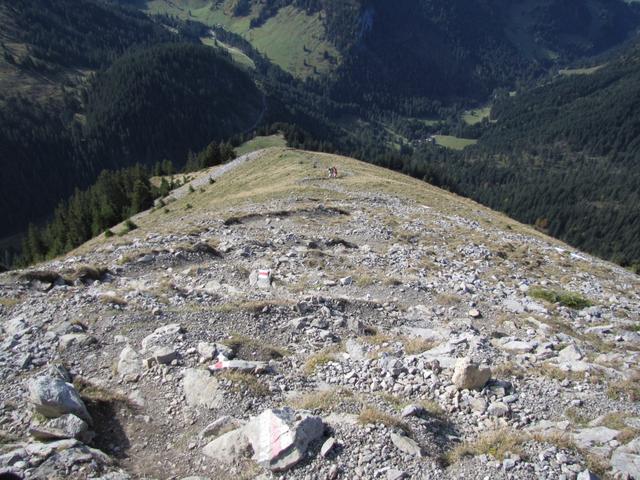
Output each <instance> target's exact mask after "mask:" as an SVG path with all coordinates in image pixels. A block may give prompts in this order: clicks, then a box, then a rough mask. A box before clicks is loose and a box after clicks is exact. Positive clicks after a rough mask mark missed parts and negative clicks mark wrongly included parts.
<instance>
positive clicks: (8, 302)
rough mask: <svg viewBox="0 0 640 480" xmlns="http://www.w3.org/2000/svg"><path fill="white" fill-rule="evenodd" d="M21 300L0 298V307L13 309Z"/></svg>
mask: <svg viewBox="0 0 640 480" xmlns="http://www.w3.org/2000/svg"><path fill="white" fill-rule="evenodd" d="M21 302H22V300H20V299H19V298H0V305H2V306H3V307H7V308H12V307H15V306H16V305H18V304H20V303H21Z"/></svg>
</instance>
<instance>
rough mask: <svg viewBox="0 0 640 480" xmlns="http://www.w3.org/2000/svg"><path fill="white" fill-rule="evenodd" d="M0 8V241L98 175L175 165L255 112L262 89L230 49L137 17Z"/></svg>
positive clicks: (108, 8)
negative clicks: (0, 30) (0, 62)
mask: <svg viewBox="0 0 640 480" xmlns="http://www.w3.org/2000/svg"><path fill="white" fill-rule="evenodd" d="M0 11H1V12H2V15H3V16H2V19H3V23H4V24H6V25H10V26H11V29H8V30H5V31H4V35H5V38H7V39H9V37H10V40H11V42H9V40H7V42H5V43H4V45H5V56H4V62H5V63H4V65H5V67H6V68H5V69H4V70H2V69H0V72H4V73H5V75H4V76H1V77H2V78H0V83H3V87H5V88H3V90H2V91H1V92H0V105H1V106H2V108H0V151H1V152H2V172H3V175H2V176H1V177H0V205H2V212H1V213H2V217H3V219H4V221H3V222H2V225H1V226H0V235H1V236H5V235H8V234H11V233H14V232H16V231H20V230H21V229H24V228H26V226H27V222H29V221H38V220H40V219H41V218H42V217H44V216H47V215H50V214H51V213H52V210H53V206H54V205H56V204H57V203H58V202H59V201H60V200H62V199H64V198H66V197H67V196H69V195H70V194H71V193H73V191H74V189H75V188H77V187H85V186H87V185H89V184H90V183H91V182H93V180H94V179H95V178H96V177H97V175H98V174H99V173H100V172H101V171H102V170H103V169H105V168H120V167H127V166H130V165H133V164H135V163H142V164H146V165H152V164H154V163H156V162H160V161H162V160H165V159H168V160H170V161H172V162H174V163H176V164H177V165H181V164H184V162H185V161H186V159H187V154H188V152H189V151H191V150H193V151H197V150H199V149H202V148H204V147H205V146H206V145H207V144H208V143H209V142H211V141H212V140H215V139H218V140H222V139H226V138H227V137H229V136H231V135H233V134H235V133H238V132H242V131H244V130H246V129H251V128H253V126H254V124H255V123H256V121H257V120H259V118H260V117H261V115H262V110H263V104H262V103H263V100H262V94H261V93H260V91H259V90H258V88H257V86H256V85H255V82H254V81H253V79H251V77H250V76H249V75H248V74H247V73H246V72H245V71H243V70H241V69H239V68H237V67H236V65H235V64H234V63H233V62H232V60H231V58H230V57H229V55H228V54H226V53H225V52H224V51H222V50H219V49H213V48H209V47H206V46H203V45H198V44H196V43H191V42H192V40H191V39H189V38H188V37H187V36H185V35H182V34H180V33H171V32H170V31H169V30H168V29H167V28H165V27H163V26H161V25H160V24H158V23H156V22H154V21H152V20H151V19H149V18H148V17H147V16H146V15H144V14H142V13H140V12H138V11H137V10H131V9H126V8H121V7H117V6H114V5H112V4H105V3H103V2H99V1H93V0H79V1H69V0H62V1H60V2H48V1H46V0H34V1H33V2H21V1H19V2H15V3H11V4H9V3H5V2H3V3H2V4H1V6H0ZM49 40H50V41H49ZM170 42H180V43H177V44H176V43H170ZM47 45H48V47H47ZM18 46H19V47H20V48H18ZM7 52H9V53H7ZM18 52H20V55H18ZM125 52H129V53H126V54H125ZM123 54H124V55H123ZM9 67H10V68H9ZM70 72H75V73H74V74H72V73H70ZM78 72H79V73H78ZM22 79H28V80H29V82H27V84H28V87H29V88H27V89H22V88H21V87H20V81H21V80H22ZM35 92H42V95H37V94H36V93H35ZM34 192H37V195H36V194H34Z"/></svg>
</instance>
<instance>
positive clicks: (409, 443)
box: [391, 432, 423, 457]
mask: <svg viewBox="0 0 640 480" xmlns="http://www.w3.org/2000/svg"><path fill="white" fill-rule="evenodd" d="M391 442H392V443H393V444H394V445H395V446H396V448H397V449H398V450H400V451H401V452H404V453H406V454H408V455H412V456H414V457H422V456H423V453H422V447H420V445H418V442H416V441H415V440H414V439H412V438H409V437H407V436H406V435H399V434H397V433H393V432H392V433H391Z"/></svg>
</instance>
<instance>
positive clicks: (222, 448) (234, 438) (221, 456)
mask: <svg viewBox="0 0 640 480" xmlns="http://www.w3.org/2000/svg"><path fill="white" fill-rule="evenodd" d="M252 452H253V450H252V449H251V444H250V443H249V439H248V438H247V436H246V435H245V434H244V431H243V430H242V429H241V428H238V429H236V430H231V431H230V432H227V433H225V434H223V435H220V436H219V437H218V438H216V439H215V440H213V441H211V442H209V443H208V444H207V445H206V446H205V447H204V449H203V453H204V454H205V455H206V456H207V457H209V458H212V459H214V460H217V461H218V462H221V463H234V462H236V461H238V460H240V459H242V458H248V457H250V456H251V454H252Z"/></svg>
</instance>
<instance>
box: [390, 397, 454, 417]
mask: <svg viewBox="0 0 640 480" xmlns="http://www.w3.org/2000/svg"><path fill="white" fill-rule="evenodd" d="M378 396H379V397H380V398H381V399H382V400H383V401H385V402H386V403H388V404H389V405H391V406H392V407H393V408H395V409H396V410H398V411H401V410H402V409H403V408H404V407H406V406H407V405H417V406H419V407H422V408H424V409H425V410H426V411H427V412H428V413H429V414H430V415H431V416H433V417H437V418H443V417H444V410H443V409H442V407H440V405H439V404H438V403H437V402H435V401H433V400H426V399H420V400H417V401H409V400H407V399H406V398H401V397H399V396H397V395H393V394H392V393H388V392H381V393H379V394H378Z"/></svg>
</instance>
